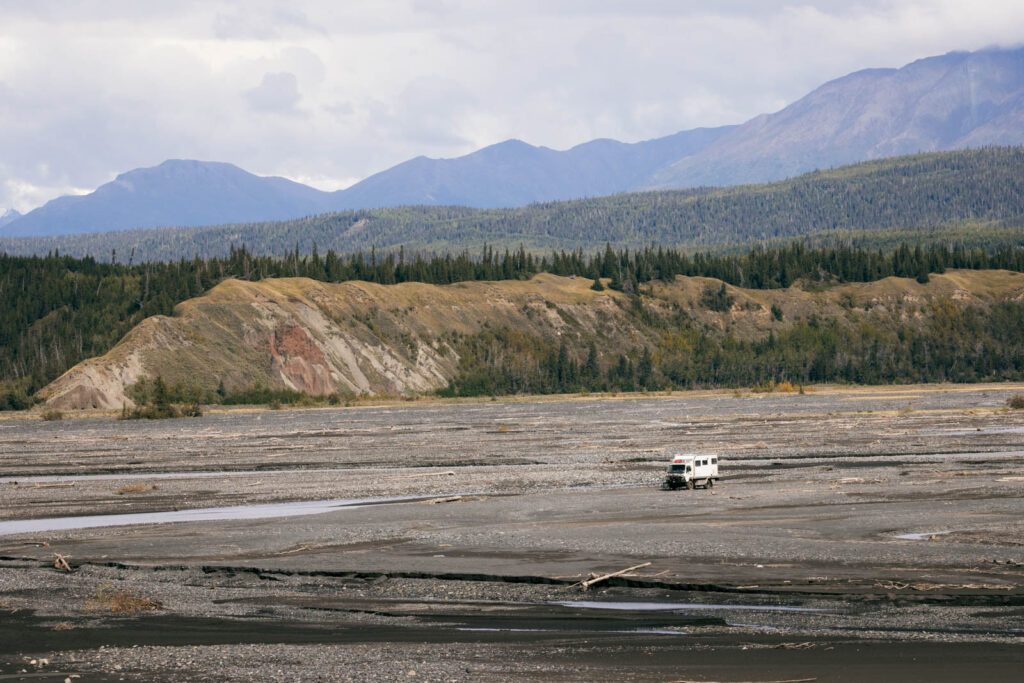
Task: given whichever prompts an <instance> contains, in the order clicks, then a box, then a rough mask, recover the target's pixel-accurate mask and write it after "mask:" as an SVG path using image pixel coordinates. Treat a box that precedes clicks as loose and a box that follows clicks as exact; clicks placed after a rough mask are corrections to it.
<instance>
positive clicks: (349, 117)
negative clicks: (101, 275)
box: [0, 0, 1024, 210]
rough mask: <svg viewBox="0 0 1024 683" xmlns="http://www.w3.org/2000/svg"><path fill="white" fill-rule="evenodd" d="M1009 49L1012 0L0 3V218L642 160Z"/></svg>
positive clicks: (1017, 39) (1019, 19)
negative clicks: (537, 147)
mask: <svg viewBox="0 0 1024 683" xmlns="http://www.w3.org/2000/svg"><path fill="white" fill-rule="evenodd" d="M1022 41H1024V3H1020V2H1018V1H1016V0H1014V1H995V0H993V1H984V0H976V1H974V2H970V3H967V2H957V1H954V0H909V1H904V2H897V1H895V0H893V1H890V0H862V1H861V2H859V3H849V2H845V1H841V0H824V1H817V2H815V1H811V0H777V1H772V0H724V1H721V2H715V3H709V2H699V1H697V0H628V1H627V0H521V1H520V2H515V3H512V2H503V1H501V0H472V1H471V0H376V1H373V0H365V1H362V2H358V1H353V2H345V3H336V2H330V1H329V0H305V1H303V0H296V1H294V2H284V1H279V0H251V1H249V2H246V3H244V4H243V3H241V2H229V1H228V0H209V1H206V2H200V1H199V0H177V1H170V0H168V1H167V2H159V3H140V2H136V1H134V0H103V1H100V0H48V2H44V3H26V2H23V1H22V0H0V209H2V208H3V207H6V206H11V205H13V206H15V207H16V208H18V209H20V210H27V209H31V208H33V206H35V205H38V204H39V203H41V202H42V201H45V200H46V199H49V198H52V197H54V196H57V195H59V194H61V193H65V192H68V191H69V190H70V189H72V188H92V187H95V186H97V185H99V184H101V183H103V182H106V181H108V180H110V179H111V178H113V177H114V176H115V175H116V174H117V173H119V172H122V171H125V170H128V169H131V168H135V167H138V166H145V165H153V164H157V163H159V162H161V161H162V160H164V159H166V158H183V157H184V158H199V159H216V160H224V161H230V162H233V163H236V164H238V165H240V166H242V167H243V168H246V169H249V170H251V171H254V172H256V173H263V174H275V175H284V176H287V177H292V178H309V179H316V183H315V184H317V185H319V186H322V187H332V188H333V187H339V186H344V185H347V184H349V183H350V182H351V181H352V180H353V179H355V178H361V177H365V176H366V175H369V174H370V173H373V172H376V171H379V170H382V169H383V168H386V167H388V166H390V165H392V164H395V163H398V162H400V161H403V160H405V159H408V158H410V157H413V156H416V155H418V154H428V155H431V156H455V155H458V154H464V153H467V152H469V151H472V150H473V149H475V148H478V147H480V146H483V145H486V144H491V143H494V142H498V141H501V140H503V139H507V138H511V137H518V138H522V139H525V140H527V141H529V142H532V143H534V144H543V145H547V146H550V147H554V148H566V147H569V146H572V145H574V144H577V143H579V142H582V141H585V140H587V139H590V138H594V137H615V138H619V139H623V140H639V139H645V138H650V137H655V136H659V135H664V134H668V133H672V132H675V131H678V130H682V129H686V128H691V127H695V126H702V125H703V126H711V125H720V124H725V123H736V122H740V121H743V120H745V119H747V118H749V117H751V116H754V115H756V114H758V113H762V112H765V111H772V110H776V109H778V108H780V107H781V106H783V105H784V104H786V103H788V102H791V101H793V100H794V99H796V98H797V97H800V96H801V95H803V94H805V93H806V92H807V91H809V90H810V89H812V88H813V87H815V86H817V85H819V84H821V83H822V82H824V81H825V80H828V79H830V78H834V77H837V76H841V75H843V74H845V73H848V72H850V71H853V70H855V69H859V68H864V67H878V66H900V65H902V64H904V63H906V62H908V61H911V60H913V59H916V58H919V57H924V56H928V55H932V54H940V53H943V52H947V51H950V50H954V49H978V48H981V47H985V46H989V45H993V44H1004V45H1005V44H1019V43H1021V42H1022Z"/></svg>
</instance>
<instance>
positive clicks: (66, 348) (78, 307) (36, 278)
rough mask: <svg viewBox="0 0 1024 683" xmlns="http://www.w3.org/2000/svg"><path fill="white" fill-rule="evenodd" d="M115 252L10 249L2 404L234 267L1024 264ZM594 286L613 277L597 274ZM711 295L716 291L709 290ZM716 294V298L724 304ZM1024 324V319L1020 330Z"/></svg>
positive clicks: (932, 254) (246, 272) (762, 283)
mask: <svg viewBox="0 0 1024 683" xmlns="http://www.w3.org/2000/svg"><path fill="white" fill-rule="evenodd" d="M108 261H113V262H108V263H99V262H97V261H96V260H95V259H92V258H85V259H75V258H72V257H68V256H56V255H51V256H48V257H19V256H3V257H0V294H2V295H3V296H2V298H0V301H2V306H0V382H2V384H3V387H4V389H3V393H2V394H0V407H6V408H21V407H27V406H28V405H29V404H30V403H31V398H30V397H31V395H33V394H34V393H35V392H36V391H38V390H39V389H40V388H42V387H43V386H44V385H46V384H47V383H48V382H50V381H51V380H53V379H54V378H55V377H57V376H58V375H59V374H60V373H62V372H63V371H65V370H66V369H68V368H69V367H71V366H72V365H74V364H75V363H77V362H78V361H81V360H83V359H85V358H89V357H92V356H96V355H100V354H102V353H105V352H106V351H107V350H109V349H110V348H111V347H112V346H113V345H114V344H115V343H116V342H117V341H118V340H119V339H120V338H121V337H123V336H124V335H125V334H126V333H127V332H128V331H129V330H130V329H132V328H133V327H134V326H135V325H137V324H138V323H139V322H141V321H142V320H143V319H145V318H147V317H149V316H152V315H157V314H161V315H170V314H171V313H172V312H173V310H174V306H175V305H176V304H177V303H179V302H182V301H185V300H187V299H190V298H193V297H196V296H199V295H201V294H203V293H204V292H206V291H208V290H209V289H210V288H211V287H213V286H214V285H216V284H217V283H219V282H221V281H223V280H225V279H227V278H238V279H243V280H260V279H266V278H280V277H293V276H301V277H306V278H311V279H313V280H318V281H324V282H345V281H350V280H363V281H368V282H374V283H380V284H395V283H402V282H424V283H432V284H449V283H454V282H464V281H475V280H477V281H478V280H517V279H526V278H529V277H530V276H532V275H534V274H536V273H541V272H547V273H552V274H556V275H576V276H582V277H587V278H603V280H602V282H604V283H605V284H606V285H607V286H608V287H610V288H612V289H617V290H620V291H622V292H623V293H625V294H627V295H635V294H637V293H638V292H639V291H640V289H641V286H642V285H643V284H644V283H649V282H653V281H670V280H671V279H672V278H674V277H675V276H676V275H687V276H705V277H714V278H718V279H720V280H722V281H724V282H727V283H730V284H732V285H736V286H740V287H745V288H750V289H777V288H784V287H788V286H790V285H791V284H793V283H794V282H797V281H801V280H802V281H805V282H816V283H821V285H827V284H829V283H836V282H868V281H874V280H879V279H882V278H885V277H889V276H898V277H909V278H916V279H918V280H919V281H921V282H925V281H927V280H928V277H929V273H941V272H943V271H944V270H946V269H948V268H961V269H990V268H1001V269H1006V270H1010V271H1018V272H1020V271H1024V248H1021V247H1020V246H1003V247H1000V248H998V249H983V248H977V247H976V248H968V247H965V246H963V245H939V244H931V245H929V246H926V247H924V248H922V247H920V246H917V247H913V248H911V247H910V246H907V245H901V246H900V247H899V248H897V249H893V250H888V251H881V250H875V249H865V248H859V247H852V246H845V247H823V248H811V247H806V246H804V245H802V244H800V243H794V244H791V245H788V246H785V247H779V248H768V249H764V248H757V249H754V250H750V251H747V252H743V253H734V254H725V253H710V252H699V253H696V254H689V253H686V252H684V251H680V250H673V249H664V248H646V249H643V250H639V251H628V250H622V251H616V250H613V249H612V248H611V247H606V248H605V249H604V250H598V251H594V252H590V253H587V252H584V251H582V250H577V251H573V252H555V253H551V254H548V255H545V256H535V255H533V254H531V253H529V252H527V251H526V250H525V249H520V250H516V251H498V250H494V249H491V248H487V249H485V250H482V251H481V252H480V253H479V254H477V255H472V256H471V255H470V254H469V253H468V252H463V253H461V254H459V255H444V256H435V257H429V258H428V257H424V256H419V255H417V256H409V257H406V256H405V254H404V253H402V252H399V253H389V254H386V255H377V254H375V253H372V252H371V253H369V254H366V253H357V254H354V255H348V256H341V255H338V254H336V253H335V252H333V251H328V252H327V253H326V254H321V253H320V252H319V251H314V252H313V253H312V254H309V255H305V256H304V255H301V254H298V253H296V252H293V253H291V254H289V255H287V256H285V257H283V258H276V257H266V256H263V257H260V256H254V255H252V254H251V253H249V252H248V251H247V250H245V249H236V250H233V251H232V252H231V253H230V254H229V255H228V256H227V257H225V258H210V259H205V260H204V259H192V260H187V261H186V260H182V261H175V262H171V263H147V264H127V263H119V262H117V257H116V254H114V255H111V257H109V258H108ZM595 286H596V287H600V286H604V285H595ZM709 296H710V295H709ZM722 301H724V300H719V301H718V304H715V303H714V302H715V299H714V298H713V297H712V298H710V299H709V302H710V303H709V305H722ZM1022 332H1024V330H1022Z"/></svg>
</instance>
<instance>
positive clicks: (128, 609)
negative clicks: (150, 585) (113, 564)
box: [88, 588, 163, 614]
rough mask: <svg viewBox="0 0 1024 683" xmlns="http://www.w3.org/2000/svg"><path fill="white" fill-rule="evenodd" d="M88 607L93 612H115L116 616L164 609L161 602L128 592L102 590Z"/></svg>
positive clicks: (110, 589) (109, 589)
mask: <svg viewBox="0 0 1024 683" xmlns="http://www.w3.org/2000/svg"><path fill="white" fill-rule="evenodd" d="M88 607H89V608H90V609H92V610H93V611H97V612H98V611H105V612H113V613H114V614H135V613H137V612H150V611H153V610H158V609H163V604H162V603H161V602H160V601H159V600H153V599H151V598H146V597H142V596H140V595H133V594H132V593H129V592H127V591H120V590H114V589H112V588H101V589H99V590H98V591H96V595H95V596H94V597H93V599H92V600H90V601H89V604H88Z"/></svg>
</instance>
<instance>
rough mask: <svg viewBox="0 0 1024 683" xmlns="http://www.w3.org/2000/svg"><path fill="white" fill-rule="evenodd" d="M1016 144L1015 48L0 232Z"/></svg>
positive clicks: (159, 170)
mask: <svg viewBox="0 0 1024 683" xmlns="http://www.w3.org/2000/svg"><path fill="white" fill-rule="evenodd" d="M1019 144H1024V48H1017V49H990V50H983V51H978V52H953V53H949V54H946V55H942V56H938V57H930V58H927V59H922V60H918V61H916V62H913V63H911V64H908V65H907V66H904V67H902V68H900V69H868V70H863V71H858V72H855V73H853V74H850V75H848V76H845V77H842V78H839V79H836V80H834V81H830V82H828V83H826V84H824V85H822V86H821V87H819V88H817V89H816V90H814V91H813V92H811V93H810V94H808V95H807V96H805V97H803V98H802V99H800V100H798V101H796V102H794V103H793V104H791V105H789V106H787V107H786V108H784V109H782V110H781V111H779V112H776V113H774V114H766V115H761V116H758V117H756V118H754V119H752V120H750V121H748V122H746V123H744V124H742V125H739V126H723V127H719V128H701V129H695V130H689V131H683V132H680V133H676V134H674V135H670V136H667V137H663V138H658V139H654V140H648V141H645V142H639V143H622V142H617V141H615V140H594V141H591V142H587V143H584V144H581V145H578V146H576V147H573V148H571V149H569V150H565V151H556V150H552V149H549V148H546V147H535V146H532V145H529V144H527V143H525V142H522V141H519V140H509V141H506V142H503V143H499V144H497V145H492V146H490V147H486V148H484V149H481V150H478V151H476V152H474V153H472V154H468V155H466V156H462V157H458V158H454V159H428V158H426V157H417V158H415V159H411V160H409V161H406V162H404V163H401V164H399V165H397V166H395V167H393V168H390V169H388V170H385V171H383V172H381V173H378V174H376V175H373V176H370V177H369V178H366V179H365V180H363V181H361V182H359V183H356V184H355V185H353V186H352V187H350V188H347V189H344V190H339V191H337V192H323V191H320V190H316V189H314V188H311V187H307V186H305V185H301V184H299V183H295V182H292V181H289V180H286V179H284V178H276V177H260V176H256V175H253V174H251V173H248V172H246V171H244V170H242V169H240V168H238V167H237V166H233V165H231V164H226V163H217V162H200V161H187V160H186V161H183V160H171V161H166V162H164V163H162V164H160V165H159V166H155V167H152V168H145V169H137V170H134V171H129V172H127V173H123V174H121V175H120V176H118V177H117V178H116V179H115V180H113V181H112V182H110V183H107V184H106V185H103V186H101V187H100V188H99V189H97V190H96V191H95V192H93V193H91V194H88V195H84V196H74V197H70V196H68V197H60V198H58V199H55V200H53V201H51V202H48V203H47V204H45V205H44V206H42V207H40V208H38V209H35V210H34V211H31V212H29V213H27V214H26V215H25V216H22V217H18V216H14V217H13V220H10V221H9V222H7V224H6V225H3V222H0V235H4V236H12V237H13V236H32V235H55V234H68V233H83V232H98V231H107V230H125V229H130V228H152V227H170V226H182V227H184V226H198V225H212V224H223V223H251V222H259V221H272V220H282V219H291V218H298V217H302V216H308V215H313V214H319V213H327V212H333V211H340V210H346V209H367V208H380V207H392V206H404V205H419V204H423V205H462V206H469V207H478V208H491V207H515V206H523V205H526V204H530V203H534V202H542V201H552V200H560V199H575V198H584V197H593V196H601V195H609V194H615V193H620V192H630V191H639V190H649V189H666V188H687V187H697V186H712V185H714V186H723V185H736V184H743V183H751V182H761V181H771V180H778V179H782V178H787V177H791V176H794V175H797V174H800V173H803V172H806V171H811V170H815V169H819V168H829V167H834V166H837V165H841V164H847V163H852V162H857V161H863V160H870V159H877V158H882V157H888V156H893V155H899V154H908V153H913V152H919V151H935V150H949V149H962V148H970V147H982V146H988V145H1019ZM6 215H7V214H5V216H6Z"/></svg>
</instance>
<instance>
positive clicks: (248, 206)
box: [0, 126, 730, 237]
mask: <svg viewBox="0 0 1024 683" xmlns="http://www.w3.org/2000/svg"><path fill="white" fill-rule="evenodd" d="M729 129H730V127H728V126H726V127H723V128H708V129H704V128H702V129H696V130H692V131H684V132H681V133H676V134H675V135H670V136H667V137H664V138H659V139H656V140H648V141H646V142H638V143H633V144H627V143H622V142H617V141H615V140H594V141H591V142H587V143H585V144H582V145H579V146H577V147H573V148H572V149H570V150H567V151H564V152H560V151H555V150H553V149H548V148H546V147H534V146H532V145H528V144H526V143H525V142H520V141H518V140H509V141H507V142H503V143H501V144H497V145H492V146H490V147H486V148H484V149H481V150H479V151H477V152H473V153H472V154H468V155H466V156H463V157H458V158H455V159H428V158H426V157H418V158H416V159H412V160H410V161H407V162H405V163H402V164H399V165H398V166H395V167H393V168H391V169H388V170H387V171H383V172H381V173H378V174H376V175H374V176H371V177H369V178H367V179H366V180H364V181H362V182H360V183H357V184H356V185H354V186H353V187H351V188H348V189H346V190H340V191H338V192H334V193H328V192H321V191H320V190H316V189H313V188H311V187H307V186H305V185H301V184H299V183H295V182H292V181H290V180H286V179H284V178H264V177H260V176H256V175H253V174H251V173H248V172H246V171H243V170H242V169H240V168H238V167H237V166H233V165H231V164H225V163H216V162H203V161H180V160H172V161H166V162H164V163H162V164H160V165H159V166H155V167H153V168H142V169H136V170H134V171H129V172H127V173H123V174H121V175H119V176H118V177H117V178H116V179H115V180H113V181H112V182H110V183H107V184H106V185H103V186H101V187H100V188H99V189H97V190H96V191H95V192H93V193H91V194H88V195H83V196H76V197H60V198H58V199H55V200H53V201H51V202H48V203H47V204H46V205H44V206H42V207H40V208H38V209H36V210H34V211H30V212H29V213H28V214H26V215H25V216H24V217H21V218H17V219H15V220H12V221H10V223H9V225H7V226H6V227H3V228H2V229H0V234H3V235H6V236H10V237H17V236H32V235H34V236H38V235H56V234H74V233H82V232H102V231H106V230H125V229H129V228H152V227H170V226H177V227H188V226H196V225H214V224H223V223H251V222H259V221H272V220H283V219H288V218H298V217H301V216H307V215H310V214H316V213H322V212H325V211H335V210H343V209H352V208H378V207H386V206H402V205H408V204H433V205H436V204H460V205H465V206H472V207H480V208H486V207H513V206H522V205H524V204H529V203H531V202H538V201H549V200H556V199H576V198H583V197H593V196H599V195H605V194H612V193H616V192H623V191H625V190H628V189H630V188H632V187H634V186H635V185H636V184H637V183H639V182H641V181H643V180H644V179H645V178H647V177H649V176H650V174H651V173H653V172H654V171H655V170H656V169H657V168H659V167H661V166H664V165H665V164H667V163H669V162H671V161H675V160H677V159H679V158H680V157H683V156H685V155H687V154H692V153H693V152H695V151H697V150H699V149H701V148H703V147H704V146H705V145H707V144H709V143H711V142H713V141H714V140H716V139H718V138H719V137H720V136H721V135H722V134H723V133H725V132H726V131H728V130H729Z"/></svg>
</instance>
